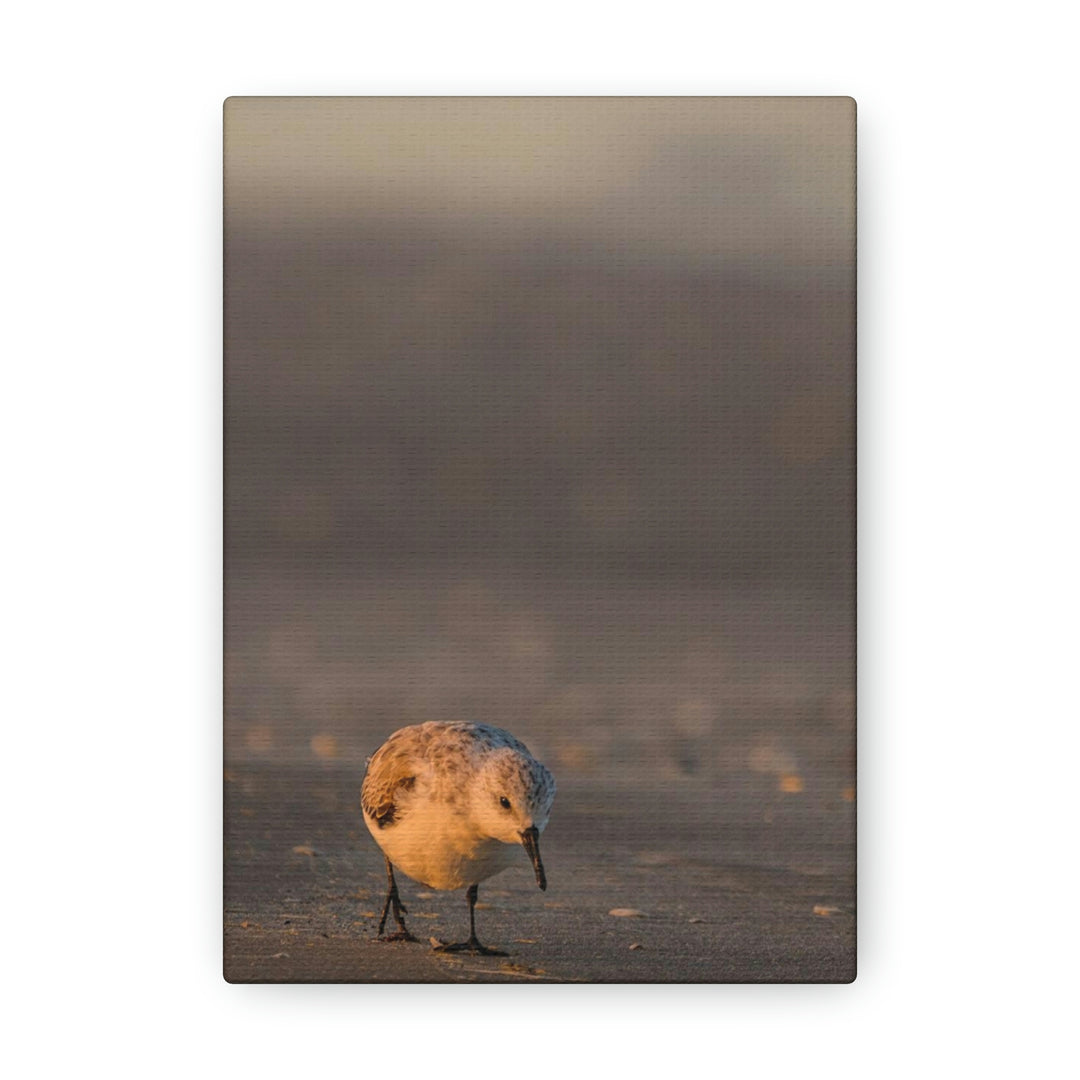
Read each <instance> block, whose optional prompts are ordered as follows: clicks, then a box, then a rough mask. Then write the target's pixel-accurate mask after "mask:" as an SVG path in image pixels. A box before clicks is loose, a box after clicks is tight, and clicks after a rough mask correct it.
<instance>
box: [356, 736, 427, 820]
mask: <svg viewBox="0 0 1080 1080" xmlns="http://www.w3.org/2000/svg"><path fill="white" fill-rule="evenodd" d="M405 765H406V762H405V759H404V758H403V757H400V756H398V755H383V754H376V755H375V757H373V758H372V759H371V763H370V764H369V765H368V770H367V774H366V775H365V776H364V783H363V786H362V787H361V788H360V807H361V809H362V810H363V811H364V813H365V814H367V816H368V817H369V818H370V819H371V820H372V821H374V822H375V824H376V825H378V827H379V828H380V829H385V828H386V826H387V825H393V824H394V822H395V821H396V820H397V819H398V817H399V815H400V812H401V796H402V794H403V793H405V792H408V791H412V789H413V786H414V785H415V783H416V776H415V775H414V774H413V772H412V770H410V769H408V768H407V767H403V766H405Z"/></svg>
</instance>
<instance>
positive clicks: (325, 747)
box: [310, 735, 338, 760]
mask: <svg viewBox="0 0 1080 1080" xmlns="http://www.w3.org/2000/svg"><path fill="white" fill-rule="evenodd" d="M310 745H311V752H312V753H313V754H314V755H315V756H316V757H318V758H323V759H324V760H326V759H329V758H336V757H337V755H338V741H337V737H336V736H334V735H312V737H311V744H310Z"/></svg>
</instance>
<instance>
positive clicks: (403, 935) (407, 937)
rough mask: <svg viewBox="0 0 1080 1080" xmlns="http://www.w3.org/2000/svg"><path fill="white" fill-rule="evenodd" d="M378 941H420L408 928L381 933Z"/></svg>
mask: <svg viewBox="0 0 1080 1080" xmlns="http://www.w3.org/2000/svg"><path fill="white" fill-rule="evenodd" d="M376 940H377V941H419V940H420V939H419V938H415V937H413V936H412V934H410V933H409V931H408V930H395V931H394V932H393V933H392V934H380V935H379V936H378V938H376Z"/></svg>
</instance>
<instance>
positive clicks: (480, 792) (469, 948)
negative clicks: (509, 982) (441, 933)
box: [360, 721, 555, 956]
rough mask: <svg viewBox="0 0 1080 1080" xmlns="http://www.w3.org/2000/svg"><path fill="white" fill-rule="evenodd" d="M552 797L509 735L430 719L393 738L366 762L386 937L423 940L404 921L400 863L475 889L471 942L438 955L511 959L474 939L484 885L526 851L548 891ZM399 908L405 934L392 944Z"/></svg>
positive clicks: (424, 879)
mask: <svg viewBox="0 0 1080 1080" xmlns="http://www.w3.org/2000/svg"><path fill="white" fill-rule="evenodd" d="M554 799H555V779H554V777H552V775H551V773H549V772H548V770H547V769H546V768H544V766H543V765H541V764H540V762H539V761H537V760H536V759H535V758H534V757H533V756H532V754H530V753H529V751H528V748H527V747H526V746H525V745H524V744H523V743H521V742H519V741H518V740H517V739H515V738H514V736H513V735H511V734H510V732H508V731H503V730H502V729H501V728H497V727H491V726H489V725H488V724H469V723H440V722H437V721H431V722H429V723H426V724H416V725H413V726H412V727H404V728H401V730H400V731H395V732H394V734H393V735H391V736H390V738H389V739H387V740H386V742H384V743H383V744H382V746H380V747H379V749H378V750H376V751H375V753H374V754H373V755H372V756H371V758H370V759H369V760H368V766H367V772H366V773H365V775H364V783H363V787H362V788H361V789H360V806H361V809H362V811H363V817H364V823H365V824H366V825H367V827H368V831H369V832H370V833H371V835H372V836H373V837H374V838H375V843H377V844H378V845H379V847H380V848H381V849H382V853H383V857H384V858H385V859H386V877H387V886H388V887H387V893H386V903H385V904H384V905H383V911H382V920H381V921H380V922H379V938H380V940H385V941H415V940H416V938H414V937H413V936H412V935H411V934H410V933H409V931H408V930H407V929H406V928H405V920H404V919H403V918H402V915H403V914H408V912H407V911H406V909H405V907H404V906H403V905H402V903H401V899H400V898H399V897H398V890H397V882H395V880H394V867H395V866H396V867H397V868H398V869H399V870H401V871H402V872H403V873H405V874H407V875H408V876H409V877H411V878H413V879H414V880H415V881H418V882H420V884H422V885H426V886H427V887H428V888H431V889H461V888H465V887H467V889H468V891H467V892H466V898H467V899H468V901H469V940H468V941H464V942H460V943H458V944H455V945H438V946H436V948H437V949H438V950H439V951H443V952H463V951H464V952H472V953H482V954H484V955H487V956H505V955H506V953H504V952H500V951H499V950H498V949H489V948H486V947H485V946H483V945H481V944H480V942H479V941H477V939H476V911H475V908H476V897H477V892H478V886H479V884H480V882H481V881H485V880H487V878H489V877H491V876H492V875H494V874H497V873H499V871H500V870H505V869H506V868H507V867H508V866H511V865H512V864H513V862H514V858H515V854H516V851H517V848H518V847H519V846H521V847H524V848H525V850H526V852H528V855H529V858H530V859H531V860H532V865H533V870H534V871H535V872H536V884H537V885H539V886H540V888H541V889H546V888H547V878H546V876H545V875H544V864H543V863H542V862H541V861H540V834H541V833H542V832H543V831H544V826H545V825H547V822H548V815H549V814H550V813H551V804H552V802H553V801H554ZM391 909H393V912H394V919H395V920H396V922H397V924H398V927H399V929H398V932H397V933H395V934H391V935H389V936H388V937H386V938H384V937H383V930H384V929H385V928H386V917H387V915H388V914H389V912H390V910H391Z"/></svg>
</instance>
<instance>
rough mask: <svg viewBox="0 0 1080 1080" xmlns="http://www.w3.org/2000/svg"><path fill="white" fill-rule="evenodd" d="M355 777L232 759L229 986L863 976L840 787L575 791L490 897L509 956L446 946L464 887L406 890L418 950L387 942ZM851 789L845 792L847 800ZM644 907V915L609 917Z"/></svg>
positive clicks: (486, 935)
mask: <svg viewBox="0 0 1080 1080" xmlns="http://www.w3.org/2000/svg"><path fill="white" fill-rule="evenodd" d="M359 784H360V776H359V775H358V774H357V772H356V770H355V769H353V768H347V767H344V766H342V765H339V764H336V763H328V764H325V765H320V766H316V767H306V766H305V767H292V768H288V767H280V766H279V767H267V766H260V765H256V764H249V765H237V766H231V767H230V768H229V770H228V771H227V773H226V783H225V814H226V828H225V845H226V859H225V914H224V975H225V978H226V979H227V980H228V981H230V982H238V983H246V982H270V983H272V982H443V983H456V982H519V983H536V982H568V983H569V982H603V983H642V982H644V983H654V982H793V981H794V982H850V981H851V980H852V979H854V977H855V881H854V875H853V873H852V872H851V869H850V868H851V867H852V865H853V858H852V852H853V845H854V818H855V815H854V803H853V802H851V801H848V799H846V798H845V797H844V795H843V794H842V793H841V791H840V790H839V789H838V788H837V787H836V785H835V784H834V783H832V782H831V781H826V780H824V779H823V780H822V781H821V782H820V783H814V782H810V783H808V784H807V785H806V788H805V789H804V790H803V791H801V792H798V793H791V792H784V791H782V790H779V789H777V787H776V785H775V782H774V779H773V778H771V777H763V776H757V775H753V774H744V775H735V774H733V775H732V777H730V778H729V779H727V780H726V781H724V782H720V783H718V782H715V781H712V782H708V783H706V782H704V781H698V780H681V781H679V782H678V783H676V784H660V783H657V784H655V785H654V786H652V787H651V788H650V789H648V790H645V789H643V788H642V786H641V785H640V783H639V784H631V783H626V784H624V785H617V784H614V783H613V782H612V781H611V780H606V781H605V782H604V783H600V782H599V781H596V782H593V781H590V780H588V779H580V778H574V779H573V780H571V781H570V782H563V783H562V784H561V786H560V792H559V795H558V798H557V799H556V804H555V809H554V811H553V813H552V818H551V823H550V825H549V826H548V829H547V831H546V832H545V834H544V837H543V853H544V862H545V865H546V867H547V870H548V879H549V884H548V889H547V891H546V892H540V891H539V890H538V889H537V888H536V885H535V881H534V879H533V874H532V870H531V868H530V866H529V864H528V860H527V858H526V856H525V854H524V852H523V853H522V860H521V866H520V867H515V868H512V869H510V870H508V871H506V872H504V873H503V874H501V875H499V876H497V877H495V878H493V879H491V880H490V881H489V882H486V883H485V884H484V885H482V886H481V889H480V906H478V909H477V930H478V934H479V936H480V938H481V940H483V941H484V943H485V944H488V945H491V946H494V947H498V948H501V949H504V950H506V951H507V952H508V953H510V955H509V956H508V957H505V958H503V957H479V956H470V955H467V954H457V955H447V954H439V953H435V952H434V951H433V950H432V948H431V945H430V943H429V939H432V938H434V939H437V940H439V941H457V940H461V939H463V938H464V937H465V936H467V929H468V915H467V908H466V902H465V897H464V893H463V892H454V893H444V892H431V891H429V890H427V889H425V888H424V887H423V886H421V885H417V884H416V883H414V882H412V881H409V880H408V879H402V881H401V886H402V898H403V900H404V903H405V905H406V906H407V908H408V910H409V915H408V919H407V921H408V924H409V927H410V930H411V931H412V932H413V933H414V934H415V935H416V936H417V937H418V938H420V939H421V943H419V944H407V943H384V942H379V941H378V940H376V928H377V925H378V916H379V913H380V911H381V907H382V902H383V898H384V896H385V870H384V867H383V862H382V858H381V855H380V854H379V852H378V849H377V848H376V847H375V844H374V843H373V842H372V840H371V838H370V837H369V836H368V835H367V833H366V830H365V829H364V827H363V825H362V824H361V822H360V820H359V817H358V815H357V811H356V805H357V795H358V791H359ZM848 797H850V796H848ZM612 912H633V913H634V914H611V913H612Z"/></svg>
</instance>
